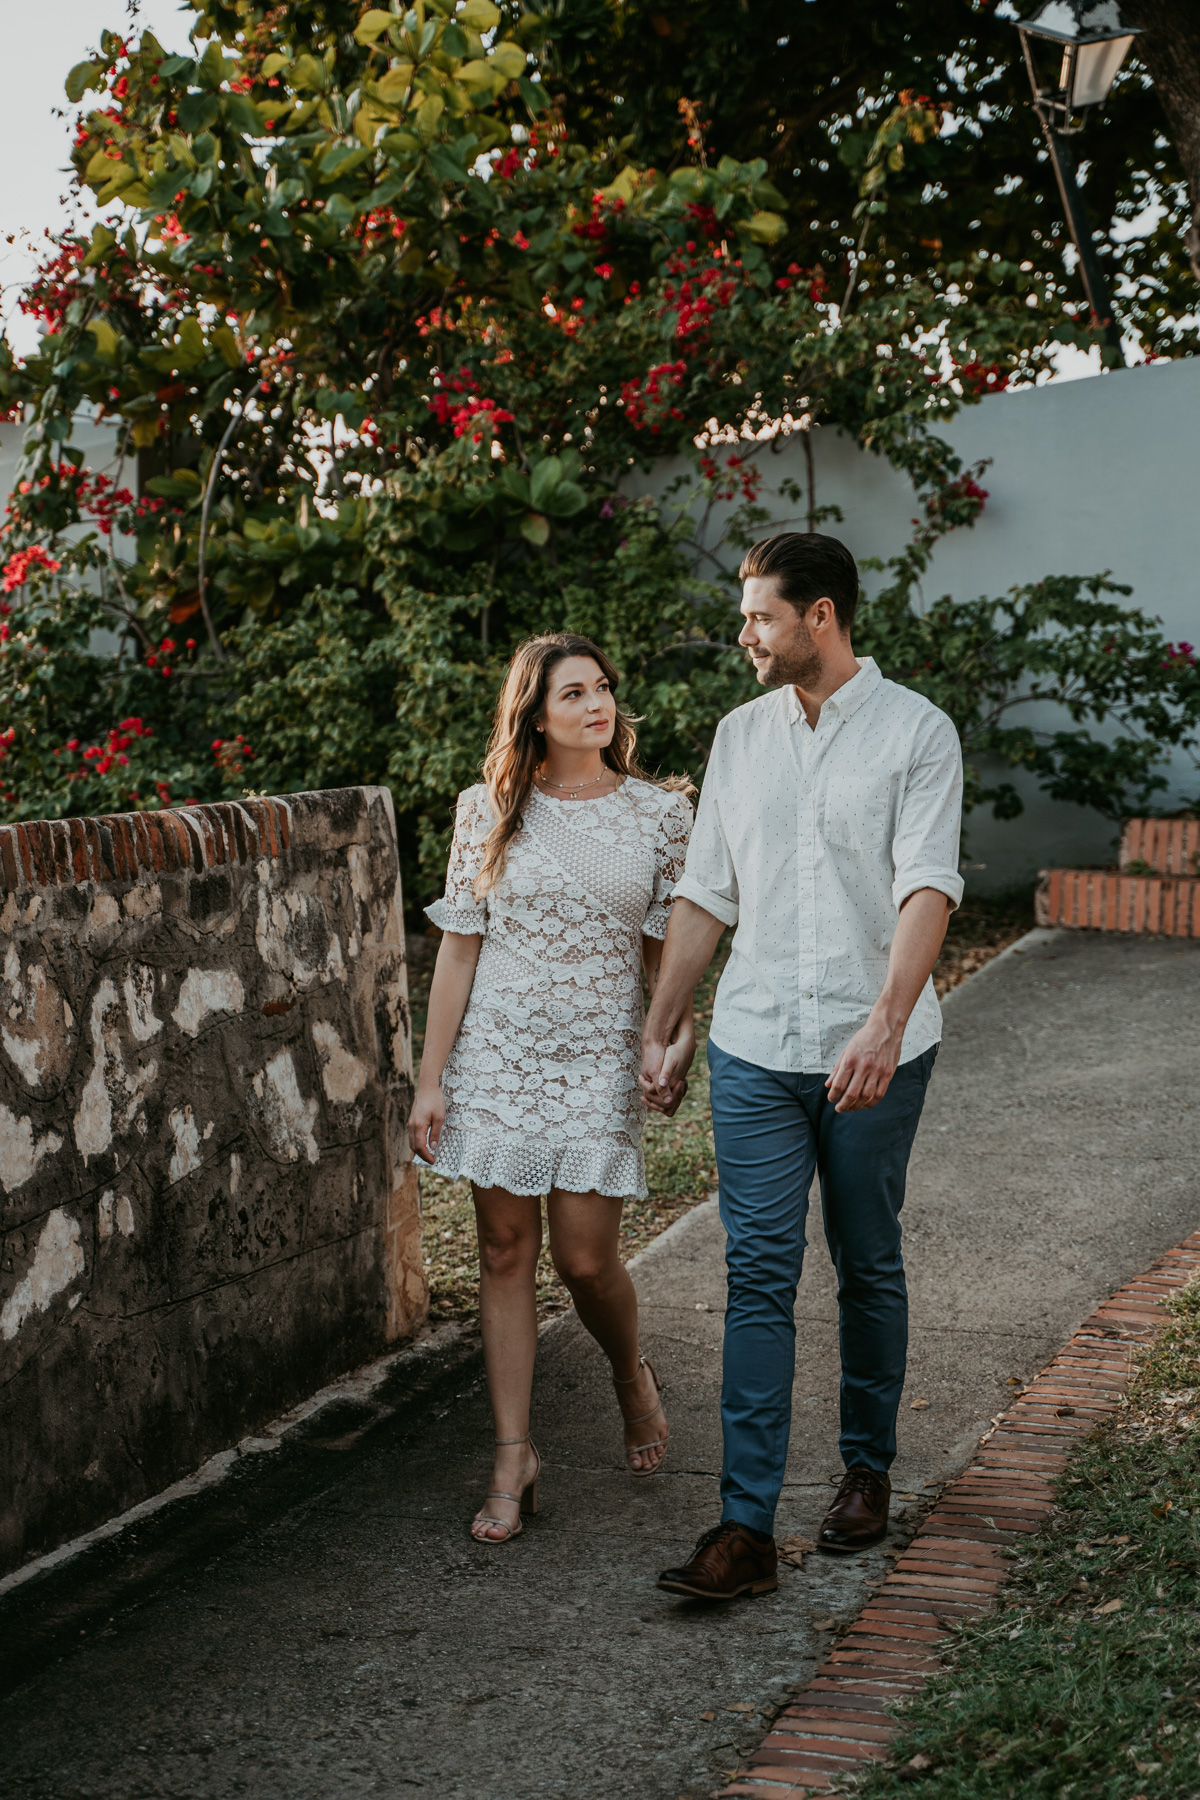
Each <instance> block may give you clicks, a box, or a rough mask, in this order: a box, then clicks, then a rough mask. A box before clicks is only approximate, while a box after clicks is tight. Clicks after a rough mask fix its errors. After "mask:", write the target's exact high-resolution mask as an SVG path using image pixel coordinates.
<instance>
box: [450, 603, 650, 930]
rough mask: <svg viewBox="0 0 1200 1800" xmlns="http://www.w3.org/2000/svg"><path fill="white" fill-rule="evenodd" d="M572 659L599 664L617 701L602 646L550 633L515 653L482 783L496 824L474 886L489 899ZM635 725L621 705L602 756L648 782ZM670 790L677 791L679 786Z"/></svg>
mask: <svg viewBox="0 0 1200 1800" xmlns="http://www.w3.org/2000/svg"><path fill="white" fill-rule="evenodd" d="M568 656H587V657H590V658H591V660H592V661H593V662H594V663H596V664H598V666H599V668H600V671H601V673H602V674H603V676H604V677H605V679H606V680H607V682H608V685H609V687H610V688H611V690H612V693H613V696H614V698H615V696H616V693H617V689H618V688H619V686H620V684H621V677H620V675H619V674H618V673H617V671H616V669H615V668H614V667H613V665H612V663H611V662H610V661H609V659H608V657H607V656H605V654H604V652H603V650H601V649H600V647H599V645H598V644H593V642H592V640H591V639H590V638H585V637H577V636H576V634H575V633H574V632H573V631H551V632H547V633H546V635H545V636H544V637H535V638H527V639H526V641H525V643H523V644H519V645H518V646H517V648H516V650H515V651H514V652H513V659H512V661H511V662H510V663H509V665H508V674H507V675H506V676H505V677H504V686H503V687H502V688H501V690H500V698H499V700H498V701H497V703H496V718H495V723H494V724H493V726H492V735H491V739H490V741H489V743H488V748H487V755H486V756H485V757H484V759H483V779H484V782H485V784H486V786H487V791H488V798H489V799H490V800H491V803H492V812H493V813H494V815H495V819H496V823H495V825H494V826H493V827H492V829H491V831H490V832H489V834H488V838H487V842H486V844H485V846H484V857H483V867H482V868H481V869H480V871H479V877H478V880H477V881H476V883H475V888H476V892H477V893H478V894H480V895H482V894H485V893H486V892H487V891H488V889H489V888H492V887H494V886H495V884H496V882H497V881H499V879H500V877H501V875H502V874H503V873H504V865H505V862H506V861H507V858H508V847H509V845H510V844H511V843H512V841H513V839H514V837H516V835H517V833H518V831H520V829H521V825H522V821H523V818H524V812H525V808H526V806H527V805H528V803H529V795H530V793H531V792H532V789H533V781H534V776H535V775H536V774H537V771H538V768H539V766H540V764H541V762H542V760H543V758H544V757H545V754H546V740H545V738H544V737H543V736H542V734H541V732H540V731H539V730H538V727H537V724H536V721H537V720H538V719H539V718H540V717H541V715H542V712H543V710H544V708H545V705H546V692H547V689H548V687H549V685H550V676H551V674H552V673H553V671H554V670H555V669H556V668H557V666H558V664H559V663H560V662H564V661H565V660H566V658H567V657H568ZM635 723H636V720H635V719H634V718H633V717H632V716H631V715H630V714H629V713H627V712H623V711H622V710H621V706H620V704H619V703H618V705H617V723H616V729H615V731H614V732H613V736H612V742H611V744H607V745H606V746H605V748H604V749H603V750H602V751H601V752H600V754H601V756H602V757H603V758H604V761H605V762H606V763H607V764H608V767H609V768H610V769H612V770H613V771H614V772H615V773H616V774H618V775H623V776H633V777H635V778H636V779H637V780H639V781H646V780H649V779H650V777H648V776H647V775H645V774H644V773H643V771H642V769H641V768H640V767H639V765H638V760H637V732H636V730H635V729H634V726H635ZM665 785H669V786H678V785H680V784H679V783H678V782H670V783H667V784H665Z"/></svg>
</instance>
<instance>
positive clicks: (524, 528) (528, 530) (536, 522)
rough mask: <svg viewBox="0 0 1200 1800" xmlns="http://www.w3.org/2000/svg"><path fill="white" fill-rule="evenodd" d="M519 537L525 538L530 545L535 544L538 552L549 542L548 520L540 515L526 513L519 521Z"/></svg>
mask: <svg viewBox="0 0 1200 1800" xmlns="http://www.w3.org/2000/svg"><path fill="white" fill-rule="evenodd" d="M521 536H522V537H523V538H527V539H528V540H529V542H530V543H531V544H536V545H537V546H538V548H539V550H540V549H541V548H542V547H543V545H545V544H548V543H549V542H550V521H549V519H547V518H546V517H545V516H544V514H542V513H538V512H531V513H526V514H525V517H524V518H523V519H522V520H521Z"/></svg>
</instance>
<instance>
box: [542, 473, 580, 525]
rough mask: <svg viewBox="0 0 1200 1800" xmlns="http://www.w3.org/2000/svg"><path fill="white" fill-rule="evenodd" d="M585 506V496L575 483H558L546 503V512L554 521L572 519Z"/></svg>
mask: <svg viewBox="0 0 1200 1800" xmlns="http://www.w3.org/2000/svg"><path fill="white" fill-rule="evenodd" d="M586 505H587V494H586V493H585V491H584V489H583V488H581V487H580V485H579V483H578V482H577V481H560V482H559V484H558V486H557V487H556V488H555V490H554V492H553V493H552V494H551V496H550V498H549V499H548V501H547V502H546V511H547V512H548V513H550V514H551V515H552V516H553V517H554V518H556V519H573V518H574V517H575V514H576V513H577V512H582V511H583V508H584V507H585V506H586Z"/></svg>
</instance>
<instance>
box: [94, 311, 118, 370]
mask: <svg viewBox="0 0 1200 1800" xmlns="http://www.w3.org/2000/svg"><path fill="white" fill-rule="evenodd" d="M87 328H88V331H89V333H90V334H91V336H92V337H94V338H95V340H96V351H97V354H98V355H100V356H102V357H103V358H104V360H105V362H115V361H116V356H117V344H118V343H119V342H120V339H119V338H118V337H117V334H116V332H115V331H114V330H113V328H112V326H111V325H110V324H109V322H108V320H107V319H89V320H88V327H87Z"/></svg>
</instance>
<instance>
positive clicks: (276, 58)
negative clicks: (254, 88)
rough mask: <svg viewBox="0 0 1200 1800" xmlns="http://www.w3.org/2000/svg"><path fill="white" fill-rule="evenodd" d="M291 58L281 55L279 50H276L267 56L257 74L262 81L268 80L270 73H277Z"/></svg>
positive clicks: (284, 67)
mask: <svg viewBox="0 0 1200 1800" xmlns="http://www.w3.org/2000/svg"><path fill="white" fill-rule="evenodd" d="M291 60H292V59H291V57H290V56H281V55H280V53H279V51H278V50H276V51H274V52H273V53H272V54H271V55H270V56H268V57H267V59H266V61H265V62H264V63H263V66H262V68H261V69H260V70H259V74H260V75H261V76H262V78H263V80H264V81H269V80H270V78H271V76H272V75H278V73H279V71H280V69H286V68H287V66H288V64H289V63H290V62H291Z"/></svg>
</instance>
